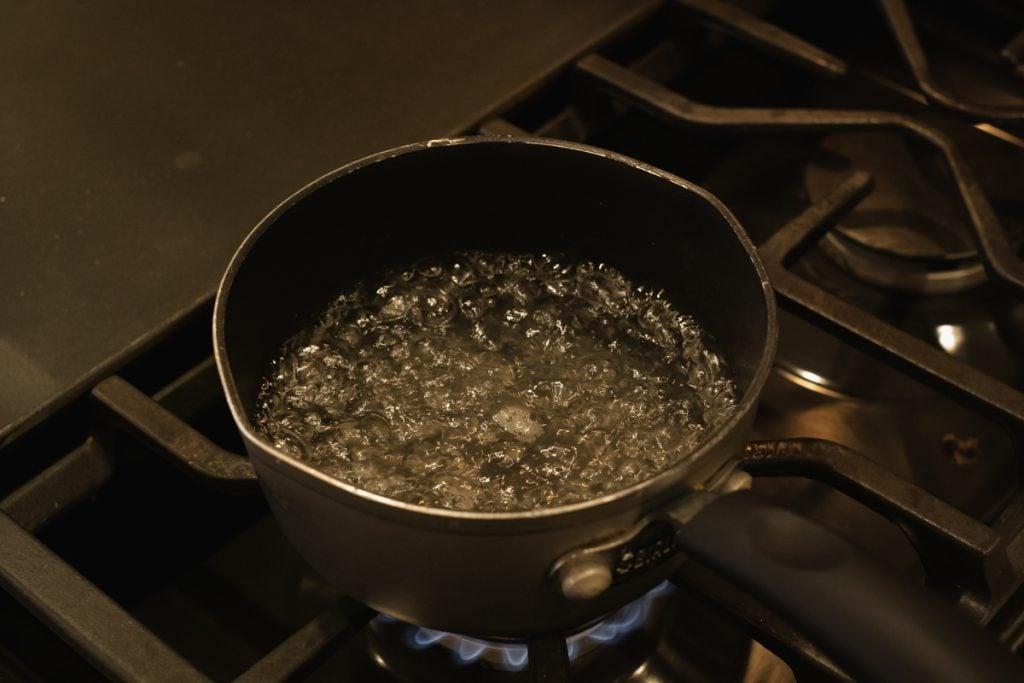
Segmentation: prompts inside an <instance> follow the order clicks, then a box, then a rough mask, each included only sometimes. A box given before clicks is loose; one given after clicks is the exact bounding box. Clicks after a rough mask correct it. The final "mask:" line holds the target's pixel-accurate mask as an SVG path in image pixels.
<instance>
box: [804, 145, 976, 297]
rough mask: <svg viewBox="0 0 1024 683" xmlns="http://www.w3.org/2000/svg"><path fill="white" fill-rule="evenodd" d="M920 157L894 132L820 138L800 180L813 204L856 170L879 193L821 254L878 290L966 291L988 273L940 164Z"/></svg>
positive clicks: (835, 233)
mask: <svg viewBox="0 0 1024 683" xmlns="http://www.w3.org/2000/svg"><path fill="white" fill-rule="evenodd" d="M925 152H926V150H919V149H915V148H914V147H913V145H912V143H911V142H909V141H908V140H906V139H905V138H904V137H901V136H900V135H897V134H895V133H887V132H859V133H834V134H830V135H828V136H826V137H825V138H823V140H822V141H821V144H820V145H819V149H818V154H817V156H816V157H815V159H814V161H813V162H812V163H811V164H810V165H808V167H807V170H806V171H805V174H804V183H805V186H806V189H807V193H808V195H809V198H810V200H811V201H818V200H820V199H821V197H822V196H824V195H825V193H827V192H828V190H829V189H831V188H833V187H835V185H836V184H837V183H839V182H840V181H841V180H842V178H843V177H845V176H847V175H849V174H850V173H852V172H853V171H854V170H865V171H868V172H869V173H871V175H872V176H873V177H874V179H875V183H876V189H875V190H874V191H873V192H872V193H871V194H870V195H868V197H866V198H865V199H864V200H863V201H862V202H861V203H860V204H859V205H858V206H857V208H855V209H854V210H853V211H851V212H850V214H849V215H848V216H847V217H846V218H845V219H844V220H843V221H842V223H840V225H839V226H837V229H836V230H834V231H832V232H831V233H830V234H829V235H827V236H826V237H825V239H824V240H822V243H821V246H822V250H823V251H824V253H826V254H827V255H828V256H829V257H831V258H832V259H833V260H834V261H835V262H836V263H838V264H839V265H840V266H842V267H843V268H844V269H845V270H847V271H848V272H850V273H852V274H853V275H854V276H855V277H857V278H858V279H860V280H862V281H863V282H866V283H867V284H869V285H872V286H873V287H877V288H880V289H883V290H892V291H899V292H909V293H915V294H951V293H956V292H963V291H966V290H969V289H972V288H974V287H976V286H978V285H979V284H981V283H983V282H984V281H985V271H984V268H983V266H982V264H981V262H980V260H979V259H978V255H977V253H976V252H975V250H974V246H973V242H972V240H971V236H970V233H969V228H968V226H967V224H966V223H965V222H964V221H963V220H962V219H961V218H960V216H961V214H962V208H961V207H960V206H959V205H958V204H957V199H956V193H955V192H954V191H953V189H952V188H951V187H949V188H947V187H945V186H946V185H947V184H949V181H948V180H947V179H945V177H944V176H945V174H944V173H943V169H942V167H941V162H940V161H939V160H938V159H932V158H931V157H930V156H929V155H928V154H926V153H925ZM908 169H909V170H910V172H907V171H908Z"/></svg>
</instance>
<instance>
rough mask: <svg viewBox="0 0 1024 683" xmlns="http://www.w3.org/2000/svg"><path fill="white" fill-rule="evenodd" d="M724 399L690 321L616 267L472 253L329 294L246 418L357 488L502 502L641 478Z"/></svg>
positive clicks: (574, 495)
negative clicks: (331, 297) (317, 319)
mask: <svg viewBox="0 0 1024 683" xmlns="http://www.w3.org/2000/svg"><path fill="white" fill-rule="evenodd" d="M735 403H736V401H735V389H734V386H733V383H732V381H731V380H730V379H729V378H728V377H727V375H726V372H725V368H724V364H723V362H722V359H721V358H720V357H719V356H718V355H717V354H715V353H714V352H712V351H711V350H710V349H709V348H708V346H707V344H706V339H705V335H704V334H703V332H702V331H701V329H700V327H699V325H698V324H697V321H695V320H693V319H692V318H691V317H689V316H686V315H683V314H681V313H680V312H679V311H677V310H676V309H675V308H674V307H673V306H672V305H671V304H670V303H669V302H668V301H667V300H666V299H664V298H662V297H661V296H660V295H659V294H657V293H653V292H650V291H647V290H645V289H644V288H641V287H636V286H634V285H633V284H632V283H630V282H629V281H628V280H627V279H626V278H625V277H624V276H623V275H622V274H621V273H619V272H618V271H617V270H615V269H613V268H609V267H607V266H602V265H596V264H593V263H589V262H573V261H568V260H565V259H556V258H553V257H549V256H538V257H532V256H506V255H493V254H481V253H470V254H462V255H459V256H457V257H455V258H453V259H452V260H450V261H448V262H444V263H433V264H430V265H422V264H421V265H418V266H416V267H414V268H411V269H409V270H407V271H405V272H402V273H400V274H398V275H394V274H392V275H391V276H385V277H384V278H382V279H380V280H379V281H377V282H376V283H373V284H368V285H363V286H360V287H357V288H356V289H354V290H353V291H351V292H348V293H345V294H343V295H341V296H339V297H338V298H337V300H336V301H334V302H333V303H332V304H331V305H330V306H329V308H328V309H327V311H326V312H325V313H324V315H323V317H322V319H321V321H320V323H319V324H318V325H317V326H316V327H315V328H313V329H310V330H306V331H304V332H302V333H300V334H298V335H297V336H296V337H294V338H293V339H292V340H290V341H289V342H288V343H287V344H286V345H285V348H284V349H283V350H282V354H281V356H280V358H279V359H278V360H277V361H276V362H275V363H274V365H273V367H272V369H271V371H270V373H269V374H268V376H267V378H266V379H265V381H264V384H263V386H262V389H261V392H260V399H259V410H258V414H257V419H256V424H257V427H258V429H259V430H260V432H261V433H262V434H263V435H264V436H265V437H266V438H267V439H269V440H270V441H271V442H272V443H273V444H274V445H275V446H277V447H278V448H281V449H282V450H284V451H286V452H288V453H290V454H292V455H293V456H294V457H296V458H298V459H300V460H302V461H304V462H306V463H308V464H310V465H312V466H314V467H316V468H318V469H320V470H322V471H324V472H326V473H327V474H329V475H331V476H334V477H337V478H338V479H341V480H343V481H346V482H349V483H351V484H353V485H355V486H358V487H360V488H362V489H365V490H367V491H371V492H373V493H377V494H380V495H383V496H388V497H391V498H395V499H398V500H403V501H407V502H411V503H417V504H421V505H428V506H432V507H444V508H450V509H457V510H480V511H511V510H528V509H534V508H540V507H550V506H554V505H563V504H567V503H573V502H577V501H581V500H585V499H588V498H593V497H596V496H600V495H603V494H606V493H609V492H612V491H615V490H618V489H621V488H624V487H626V486H629V485H631V484H635V483H637V482H640V481H642V480H644V479H647V478H649V477H651V476H652V475H654V474H656V473H658V472H660V471H662V470H664V469H665V468H667V467H669V466H671V465H673V464H675V463H676V462H678V461H679V460H680V459H682V458H684V457H685V456H686V455H687V454H688V453H690V452H692V451H693V450H694V448H695V447H696V446H697V445H698V444H699V443H700V441H701V439H702V438H703V437H704V436H706V435H707V434H708V433H709V432H710V431H711V430H713V429H714V428H715V427H716V426H718V425H719V424H721V423H722V421H724V420H725V419H726V418H727V417H728V416H729V415H730V414H731V413H732V411H733V409H734V407H735Z"/></svg>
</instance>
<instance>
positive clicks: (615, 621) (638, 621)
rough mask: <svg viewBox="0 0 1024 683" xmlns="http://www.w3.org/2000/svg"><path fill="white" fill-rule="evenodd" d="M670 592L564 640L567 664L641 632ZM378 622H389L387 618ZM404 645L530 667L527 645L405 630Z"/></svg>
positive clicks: (667, 587) (511, 667)
mask: <svg viewBox="0 0 1024 683" xmlns="http://www.w3.org/2000/svg"><path fill="white" fill-rule="evenodd" d="M671 591H672V584H670V583H669V582H668V581H665V582H662V583H661V584H659V585H658V586H656V587H655V588H653V589H652V590H650V591H648V592H647V594H645V595H643V596H642V597H640V598H638V599H636V600H634V601H633V602H631V603H629V604H628V605H626V606H625V607H622V608H621V609H619V610H618V611H617V612H615V613H614V614H611V615H610V616H608V617H606V618H604V619H601V620H600V621H598V622H596V623H594V624H591V625H589V626H587V627H585V628H583V630H581V631H579V632H578V633H575V634H573V635H570V636H569V637H568V638H566V644H567V645H568V650H569V661H570V662H573V661H576V660H577V659H579V658H580V657H583V656H585V655H587V654H589V653H590V652H592V651H594V650H595V649H596V648H599V647H600V646H601V645H610V644H615V643H618V642H621V641H622V640H624V639H625V638H626V637H628V636H629V635H630V634H631V633H633V632H634V631H637V630H639V629H641V628H643V627H644V626H645V625H646V624H647V622H648V618H649V617H650V615H651V612H652V609H654V608H655V607H656V606H657V605H660V604H661V603H662V602H663V601H664V598H665V596H666V595H667V594H668V593H670V592H671ZM378 620H383V621H389V620H390V618H389V617H387V616H382V617H378ZM407 628H408V633H407V641H408V642H409V644H410V645H411V646H412V647H414V648H420V649H422V648H427V647H432V646H440V647H442V648H445V649H447V650H449V651H450V652H451V653H452V656H453V657H454V659H455V661H456V662H457V663H459V664H466V665H469V664H474V663H480V664H482V665H485V666H490V667H492V668H495V669H499V670H502V671H522V670H523V669H525V668H526V667H527V666H528V665H529V655H528V653H527V648H526V644H525V643H522V642H513V641H509V642H503V641H496V640H487V639H481V638H471V637H469V636H461V635H458V634H455V633H447V632H445V631H435V630H434V629H429V628H422V627H417V626H407Z"/></svg>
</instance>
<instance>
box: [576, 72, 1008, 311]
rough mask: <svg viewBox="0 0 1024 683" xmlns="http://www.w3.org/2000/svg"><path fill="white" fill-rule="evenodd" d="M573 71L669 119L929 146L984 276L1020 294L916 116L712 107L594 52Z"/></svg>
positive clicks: (974, 189) (963, 172) (995, 236)
mask: <svg viewBox="0 0 1024 683" xmlns="http://www.w3.org/2000/svg"><path fill="white" fill-rule="evenodd" d="M576 67H577V70H578V71H579V72H580V74H581V75H583V76H584V77H585V78H588V79H590V80H591V81H592V82H593V83H594V85H595V86H596V87H597V88H599V89H600V90H602V91H605V92H606V93H607V94H609V95H610V96H612V97H615V98H619V99H622V100H624V101H626V102H628V103H630V104H633V105H635V106H638V107H640V108H641V109H644V110H646V111H648V112H650V113H651V114H653V115H655V116H658V117H660V118H663V119H665V120H667V121H669V122H670V123H674V124H677V125H678V124H684V125H697V126H713V127H720V128H739V129H752V130H797V131H803V130H809V131H828V130H836V129H846V130H878V129H889V130H898V131H901V132H903V133H907V134H910V135H913V136H915V137H917V138H919V139H921V140H923V141H925V142H927V143H928V144H929V145H931V146H932V147H934V148H935V149H936V150H937V151H938V152H940V153H941V154H942V155H943V157H945V160H946V164H947V166H948V168H949V170H950V173H951V174H952V175H953V180H954V181H955V183H956V187H957V190H958V191H959V194H960V198H961V200H962V202H963V205H964V208H965V209H966V210H967V215H968V217H969V219H970V222H971V225H972V227H973V230H974V235H975V238H976V241H977V243H978V247H979V250H980V252H981V256H982V259H983V260H984V262H985V266H986V268H987V270H988V272H989V274H990V275H991V276H992V277H993V278H994V279H996V280H998V281H1000V282H1003V283H1004V284H1006V285H1007V286H1009V287H1010V288H1012V289H1013V290H1014V292H1015V293H1016V294H1018V295H1020V296H1024V261H1021V259H1020V258H1019V257H1018V256H1017V254H1016V252H1015V250H1014V249H1013V247H1012V245H1011V244H1010V241H1009V239H1008V237H1007V235H1006V232H1005V231H1004V230H1003V228H1002V226H1001V225H1000V224H999V220H998V218H996V214H995V212H994V211H993V210H992V206H991V205H990V204H989V202H988V199H987V198H986V197H985V195H984V193H983V192H982V191H981V187H980V186H979V184H978V181H977V179H975V177H974V173H973V171H972V170H971V168H970V166H969V165H968V164H967V162H966V160H965V159H964V157H963V156H962V155H961V154H960V151H959V150H958V149H957V147H956V145H954V144H953V141H952V140H951V139H950V138H949V137H948V136H947V135H945V134H944V133H942V132H941V131H939V130H936V129H934V128H932V127H931V126H928V125H925V124H923V123H921V122H920V121H917V120H916V119H913V118H911V117H909V116H904V115H902V114H896V113H892V112H886V111H866V110H865V111H859V110H841V109H835V110H832V109H763V108H733V107H716V106H711V105H707V104H702V103H700V102H695V101H693V100H690V99H688V98H686V97H684V96H683V95H681V94H680V93H677V92H675V91H673V90H671V89H669V88H667V87H665V86H663V85H662V84H660V83H658V82H656V81H653V80H651V79H649V78H645V77H644V76H642V75H640V74H637V73H635V72H633V71H631V70H630V69H627V68H625V67H623V66H621V65H620V64H616V63H615V62H613V61H611V60H609V59H606V58H604V57H602V56H600V55H589V56H587V57H584V58H582V59H581V60H579V61H578V62H577V63H576Z"/></svg>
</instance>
